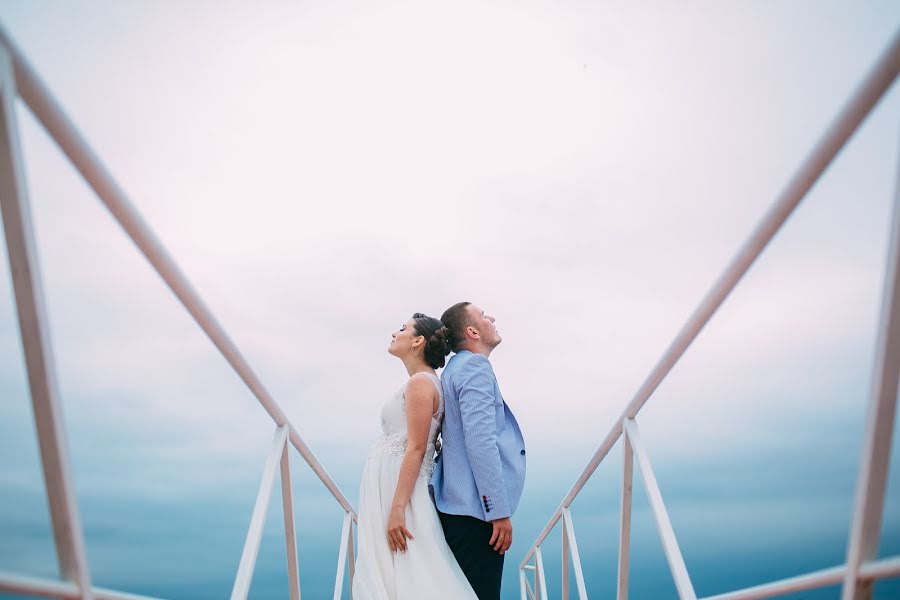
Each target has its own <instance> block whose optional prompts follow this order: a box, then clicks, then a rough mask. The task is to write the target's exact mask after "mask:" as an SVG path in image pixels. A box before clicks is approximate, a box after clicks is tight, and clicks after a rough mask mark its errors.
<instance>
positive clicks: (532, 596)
mask: <svg viewBox="0 0 900 600" xmlns="http://www.w3.org/2000/svg"><path fill="white" fill-rule="evenodd" d="M519 575H521V578H520V579H519V581H520V583H521V582H524V583H525V591H526V592H527V593H528V600H536V598H535V593H534V588H532V587H531V584H530V583H529V582H528V578H527V577H526V576H525V571H524V570H520V571H519ZM535 577H537V575H535Z"/></svg>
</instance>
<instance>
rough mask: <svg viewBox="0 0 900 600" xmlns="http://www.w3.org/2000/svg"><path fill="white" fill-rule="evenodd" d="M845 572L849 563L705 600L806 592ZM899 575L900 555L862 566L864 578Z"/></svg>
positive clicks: (740, 599)
mask: <svg viewBox="0 0 900 600" xmlns="http://www.w3.org/2000/svg"><path fill="white" fill-rule="evenodd" d="M845 573H846V565H839V566H837V567H830V568H828V569H821V570H819V571H813V572H811V573H805V574H803V575H797V576H796V577H788V578H787V579H779V580H778V581H773V582H771V583H764V584H762V585H757V586H753V587H749V588H744V589H740V590H734V591H732V592H726V593H724V594H716V595H715V596H706V597H704V598H703V599H702V600H757V599H758V598H771V597H773V596H781V595H783V594H791V593H795V592H804V591H807V590H813V589H816V588H821V587H827V586H829V585H836V584H838V583H841V581H843V580H844V576H845ZM897 576H900V556H892V557H889V558H883V559H881V560H876V561H872V562H868V563H865V564H864V565H862V566H861V567H860V568H859V577H860V579H865V580H867V581H873V580H876V579H887V578H888V577H897Z"/></svg>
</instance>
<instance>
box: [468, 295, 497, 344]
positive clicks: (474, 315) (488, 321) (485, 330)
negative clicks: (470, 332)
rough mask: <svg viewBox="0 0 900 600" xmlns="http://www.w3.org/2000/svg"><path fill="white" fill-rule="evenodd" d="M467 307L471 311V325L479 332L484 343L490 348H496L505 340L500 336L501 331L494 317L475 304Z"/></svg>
mask: <svg viewBox="0 0 900 600" xmlns="http://www.w3.org/2000/svg"><path fill="white" fill-rule="evenodd" d="M466 308H467V309H468V311H469V327H472V328H473V329H475V331H477V332H478V336H479V338H480V339H481V342H482V343H483V344H484V345H486V346H487V347H488V348H496V347H497V346H498V345H499V344H500V342H502V341H503V338H501V337H500V332H498V331H497V327H496V326H495V325H494V317H492V316H491V315H489V314H486V313H485V312H484V311H483V310H481V309H480V308H478V307H477V306H475V305H474V304H470V305H469V306H467V307H466Z"/></svg>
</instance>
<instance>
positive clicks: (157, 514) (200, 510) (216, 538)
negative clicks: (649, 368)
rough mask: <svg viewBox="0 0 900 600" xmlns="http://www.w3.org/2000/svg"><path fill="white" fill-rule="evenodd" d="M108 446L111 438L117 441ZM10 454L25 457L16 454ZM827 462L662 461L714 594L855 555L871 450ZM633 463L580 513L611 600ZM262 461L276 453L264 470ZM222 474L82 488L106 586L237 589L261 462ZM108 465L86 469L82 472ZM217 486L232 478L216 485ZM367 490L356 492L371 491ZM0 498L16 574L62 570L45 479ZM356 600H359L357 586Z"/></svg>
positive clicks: (652, 555) (323, 578)
mask: <svg viewBox="0 0 900 600" xmlns="http://www.w3.org/2000/svg"><path fill="white" fill-rule="evenodd" d="M834 425H835V427H836V429H834V430H832V431H828V430H827V429H826V430H825V431H822V434H823V435H827V436H833V438H834V439H835V442H836V444H837V445H842V444H843V441H842V440H841V435H840V433H839V431H840V430H842V429H843V430H846V431H848V432H853V433H855V432H857V431H858V428H859V423H858V422H857V423H848V424H846V426H841V425H842V424H834ZM19 433H20V434H22V435H21V437H20V439H14V438H16V437H17V435H18V434H12V435H10V436H7V438H6V440H5V442H4V443H3V444H2V446H3V449H4V450H9V449H10V446H9V443H10V442H12V443H19V444H20V448H21V447H23V446H24V447H25V450H26V451H27V450H36V448H34V447H33V439H32V440H31V441H30V442H29V441H28V438H29V436H31V432H28V431H27V430H26V431H24V432H23V431H20V432H19ZM846 437H847V438H850V437H852V436H851V435H850V434H848V435H847V436H846ZM32 438H33V436H32ZM95 441H96V442H98V443H100V444H103V443H107V442H108V441H109V440H104V439H102V438H98V439H97V440H95ZM261 442H263V443H261V444H260V447H259V448H255V449H254V450H259V449H262V448H263V447H264V446H265V443H264V442H265V440H261ZM537 445H538V446H539V444H537ZM75 446H76V448H77V446H78V445H77V444H75ZM107 453H108V459H109V460H108V461H107V463H115V462H116V460H117V459H116V455H117V453H118V452H117V449H116V448H115V447H112V446H110V447H109V448H107ZM323 454H334V455H335V456H340V455H341V450H340V449H339V447H337V446H336V447H335V448H332V449H325V451H324V452H323ZM799 454H801V455H802V454H803V453H802V452H800V453H799ZM5 456H6V458H7V460H9V459H10V454H6V455H5ZM293 457H294V458H296V457H297V455H296V454H293ZM563 458H565V457H563V456H556V457H554V456H552V454H551V453H550V452H549V451H548V452H547V453H546V454H545V456H543V457H538V458H535V459H533V460H534V461H537V462H538V463H540V462H541V461H553V460H560V461H561V459H563ZM822 458H823V460H820V461H814V462H807V463H806V464H803V465H800V464H799V463H798V462H796V461H795V460H793V459H792V458H791V457H790V456H788V455H783V454H779V453H778V452H773V453H756V454H755V455H753V456H750V457H745V458H744V459H741V460H739V461H737V462H736V463H735V462H734V461H733V459H732V458H730V457H728V458H721V457H717V456H712V457H707V458H705V459H698V460H697V461H696V462H694V464H690V465H680V468H673V467H675V466H676V465H673V464H672V463H671V462H670V461H667V460H666V457H665V456H664V455H663V456H658V457H656V459H655V460H654V463H655V468H656V470H657V473H658V477H659V481H660V486H661V488H662V490H663V494H664V497H665V500H666V503H667V506H668V509H669V511H670V515H671V517H672V521H673V524H674V526H675V530H676V533H677V535H678V538H679V542H680V544H681V547H682V550H683V553H684V556H685V560H686V562H687V566H688V569H689V571H690V574H691V577H692V580H693V583H694V586H695V588H696V590H697V593H698V595H700V596H704V595H709V594H714V593H720V592H724V591H728V590H731V589H736V588H739V587H743V586H749V585H754V584H758V583H763V582H766V581H770V580H773V579H778V578H783V577H789V576H792V575H797V574H801V573H804V572H807V571H810V570H815V569H821V568H826V567H830V566H833V565H837V564H840V563H842V562H843V560H844V552H845V544H846V539H847V530H848V522H849V514H850V509H851V500H852V490H853V485H854V482H855V479H854V478H855V475H854V473H855V467H856V459H857V457H856V456H855V455H854V456H851V455H841V454H835V455H834V456H829V457H822ZM35 461H36V457H32V460H31V464H33V465H34V466H37V463H36V462H35ZM619 461H620V455H619V454H618V446H617V448H616V449H614V451H613V452H612V453H611V454H610V455H609V457H608V459H607V461H605V462H604V463H603V464H602V465H601V467H600V468H599V469H598V471H597V473H596V474H595V476H594V478H593V479H591V481H590V482H589V483H588V485H587V487H586V488H585V491H584V492H583V493H582V494H581V495H580V496H579V498H578V499H577V500H576V502H575V504H574V505H573V507H572V511H573V516H574V521H575V525H576V532H577V536H578V539H577V541H578V546H579V549H580V553H581V556H582V561H583V565H584V572H585V578H586V582H587V587H588V590H589V592H590V593H591V595H592V597H609V596H611V595H612V594H614V592H615V573H616V560H617V558H616V557H617V540H618V526H619V516H618V511H619V508H618V504H619V494H620V481H619V477H620V466H619ZM262 462H263V459H262V456H260V460H259V461H258V463H259V464H258V465H257V466H258V467H259V469H260V470H261V467H262ZM576 462H580V461H576ZM560 464H562V463H560ZM120 466H121V467H123V468H127V465H120ZM334 466H335V467H337V468H336V469H334V470H333V475H334V476H335V478H336V479H337V480H338V481H339V482H341V483H342V485H344V486H345V489H348V490H349V489H351V486H352V480H353V479H354V478H355V476H356V473H354V472H353V471H354V470H355V469H356V468H357V466H358V461H354V462H353V466H352V467H351V466H347V467H346V468H342V467H341V465H340V464H337V465H334ZM801 466H802V468H799V467H801ZM217 469H219V471H218V472H216V473H202V472H198V473H196V485H192V484H191V479H190V476H189V475H190V474H188V477H187V478H186V479H185V480H183V482H182V488H181V489H169V490H168V491H166V493H163V494H152V493H146V492H141V491H138V490H133V489H129V488H128V487H124V488H120V489H116V488H115V487H114V486H113V487H111V488H109V489H106V490H105V491H104V492H103V493H98V492H97V491H96V490H90V489H85V487H86V486H81V489H80V490H79V491H80V494H79V497H80V501H81V509H82V514H83V517H84V529H85V533H86V537H87V550H88V558H89V561H90V565H91V570H92V574H93V579H94V583H95V585H98V586H102V587H108V588H115V589H120V590H126V591H130V592H135V593H141V594H147V595H150V596H157V597H162V598H178V599H185V600H187V599H195V600H204V599H214V598H216V599H217V598H224V597H227V596H228V595H229V593H230V589H231V585H232V583H233V576H234V573H235V571H236V568H237V564H238V560H239V557H240V553H241V549H242V545H243V539H244V534H245V532H246V527H247V525H248V523H249V517H250V514H251V511H252V507H253V503H254V499H255V494H256V486H257V485H258V483H257V481H256V479H255V478H258V472H257V473H256V474H254V473H252V472H251V471H252V470H246V472H241V471H242V470H243V467H242V466H240V465H237V466H236V468H235V469H234V470H229V469H228V467H227V465H219V466H218V467H217ZM561 470H564V469H561ZM293 473H294V491H295V512H296V519H297V529H298V534H299V555H300V576H301V582H302V590H303V594H304V597H306V598H326V597H331V594H332V590H333V586H334V577H335V572H336V566H337V552H338V537H339V532H340V528H341V519H342V514H341V511H340V509H339V508H338V507H337V505H336V503H334V502H333V501H332V500H331V499H330V497H329V496H328V494H327V492H325V490H324V488H323V487H322V486H321V484H319V483H318V481H317V480H316V479H315V478H314V477H313V476H312V475H311V472H310V470H309V469H308V468H307V466H306V465H305V464H303V463H302V462H301V461H300V460H294V461H293ZM893 473H896V469H893ZM98 475H100V474H97V473H93V474H92V473H83V474H82V477H81V481H90V480H91V478H92V476H98ZM211 475H212V477H210V476H211ZM894 479H896V477H895V478H894ZM211 480H212V481H217V482H218V483H215V484H213V485H210V484H208V483H207V482H208V481H211ZM166 481H167V476H166V474H165V473H162V472H161V473H160V474H159V482H158V483H159V484H160V485H163V484H164V482H166ZM36 482H37V483H38V485H35V483H36ZM571 482H572V480H571V478H569V479H565V477H564V476H563V475H560V476H558V477H553V478H548V479H547V480H546V481H536V480H534V479H532V480H530V481H529V483H528V486H527V488H526V494H527V498H526V500H523V504H522V507H523V508H522V510H521V511H519V512H518V514H517V515H516V517H515V527H516V530H515V531H516V543H515V545H514V547H513V549H512V550H511V552H510V554H509V556H508V560H507V565H506V571H505V580H504V595H503V597H504V599H509V600H512V599H513V598H518V597H519V596H518V593H519V592H518V582H517V572H516V567H517V565H518V562H519V561H520V560H521V558H522V555H523V553H524V552H525V550H526V549H527V546H528V544H530V542H531V541H532V540H533V539H534V538H535V536H536V535H537V533H538V532H539V531H540V529H541V528H542V527H543V525H544V524H545V522H546V520H547V518H548V517H549V514H550V512H551V511H552V509H553V508H555V506H556V503H558V502H559V499H560V498H561V495H562V493H563V491H564V489H565V488H566V487H567V486H568V485H570V484H571ZM146 483H147V484H148V486H147V487H146V488H145V489H147V490H152V489H153V484H154V482H153V481H149V482H146ZM892 484H893V485H892V486H891V488H890V489H889V493H888V500H887V504H886V512H885V522H884V526H883V533H882V540H881V551H880V555H882V556H886V555H892V554H897V553H898V552H900V527H898V524H900V510H898V507H900V502H898V494H897V489H896V488H897V486H896V481H892ZM634 490H635V492H634V512H633V517H632V522H633V528H632V549H631V577H630V587H631V595H632V597H634V598H675V597H676V592H675V587H674V584H673V582H672V578H671V576H670V575H669V570H668V568H667V566H666V560H665V556H664V554H663V551H662V548H661V545H660V543H659V541H658V536H657V533H656V529H655V526H654V524H653V519H652V515H651V513H650V511H649V507H648V505H647V502H646V498H645V496H644V494H643V487H642V484H641V482H640V478H639V475H638V472H637V469H636V471H635V485H634ZM352 492H353V493H352V498H353V499H354V500H355V496H356V494H355V489H353V490H352ZM278 493H279V492H278V484H277V483H276V490H275V494H274V495H273V502H272V504H271V508H270V510H269V514H268V520H267V526H266V530H265V534H264V537H263V540H262V545H261V548H260V553H259V558H258V562H257V567H256V572H255V576H254V578H253V585H252V588H251V593H250V597H251V598H260V599H262V598H284V597H286V593H287V592H286V590H287V571H286V568H287V567H286V561H285V551H284V537H283V530H282V525H281V522H282V521H281V519H282V516H281V503H280V500H279V496H278ZM348 493H349V492H348ZM0 494H2V495H0V531H2V536H0V565H2V569H3V570H6V571H16V572H21V573H27V574H32V575H35V576H43V577H51V578H52V577H56V576H57V572H56V566H55V559H54V548H53V542H52V537H51V533H50V524H49V517H48V513H47V506H46V501H45V500H44V496H43V490H42V485H40V482H39V476H38V475H37V474H35V477H34V478H32V479H31V480H28V481H22V480H20V481H18V482H17V481H12V480H10V479H9V478H7V479H6V480H4V481H3V485H2V488H0ZM560 546H561V541H560V534H559V529H558V528H557V529H556V530H554V532H553V534H552V535H551V536H550V538H549V539H548V540H547V542H546V543H545V545H544V547H543V551H544V552H543V553H544V557H545V567H546V569H547V577H548V588H549V589H550V590H551V594H552V595H557V594H558V590H559V588H560V565H561V561H560ZM345 588H346V585H345ZM838 591H839V588H837V587H833V588H826V589H821V590H815V591H810V592H804V593H800V594H794V595H791V596H786V597H789V598H809V599H819V598H821V599H825V598H836V597H837V596H838ZM344 596H345V597H348V596H347V593H346V591H345V594H344ZM6 597H10V598H12V597H14V596H6ZM875 597H876V598H881V599H887V598H897V597H900V581H898V580H896V579H895V580H892V581H885V582H881V583H879V584H878V585H877V587H876V594H875Z"/></svg>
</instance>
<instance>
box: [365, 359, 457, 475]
mask: <svg viewBox="0 0 900 600" xmlns="http://www.w3.org/2000/svg"><path fill="white" fill-rule="evenodd" d="M427 375H428V377H429V378H430V379H431V381H432V383H434V386H435V388H437V391H438V409H437V412H436V413H435V414H434V415H432V416H431V427H430V428H429V429H428V445H427V446H426V448H425V458H424V460H423V461H422V471H423V473H425V474H427V475H429V476H430V475H431V473H432V471H433V470H434V453H435V443H436V441H437V436H438V433H439V432H440V430H441V423H442V422H443V420H444V395H443V393H442V392H441V380H440V379H438V376H437V375H432V374H430V373H428V374H427ZM408 383H409V380H407V381H406V382H405V383H404V384H403V385H402V386H400V388H399V389H398V390H397V391H396V392H394V394H393V396H391V398H390V399H389V400H388V401H387V402H385V403H384V406H382V407H381V432H382V436H381V438H380V439H379V440H378V441H377V442H376V443H375V445H374V446H373V447H372V452H371V453H370V454H369V457H370V458H371V457H372V456H374V455H379V454H395V455H400V456H402V455H403V454H405V453H406V445H407V426H406V386H407V384H408Z"/></svg>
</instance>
